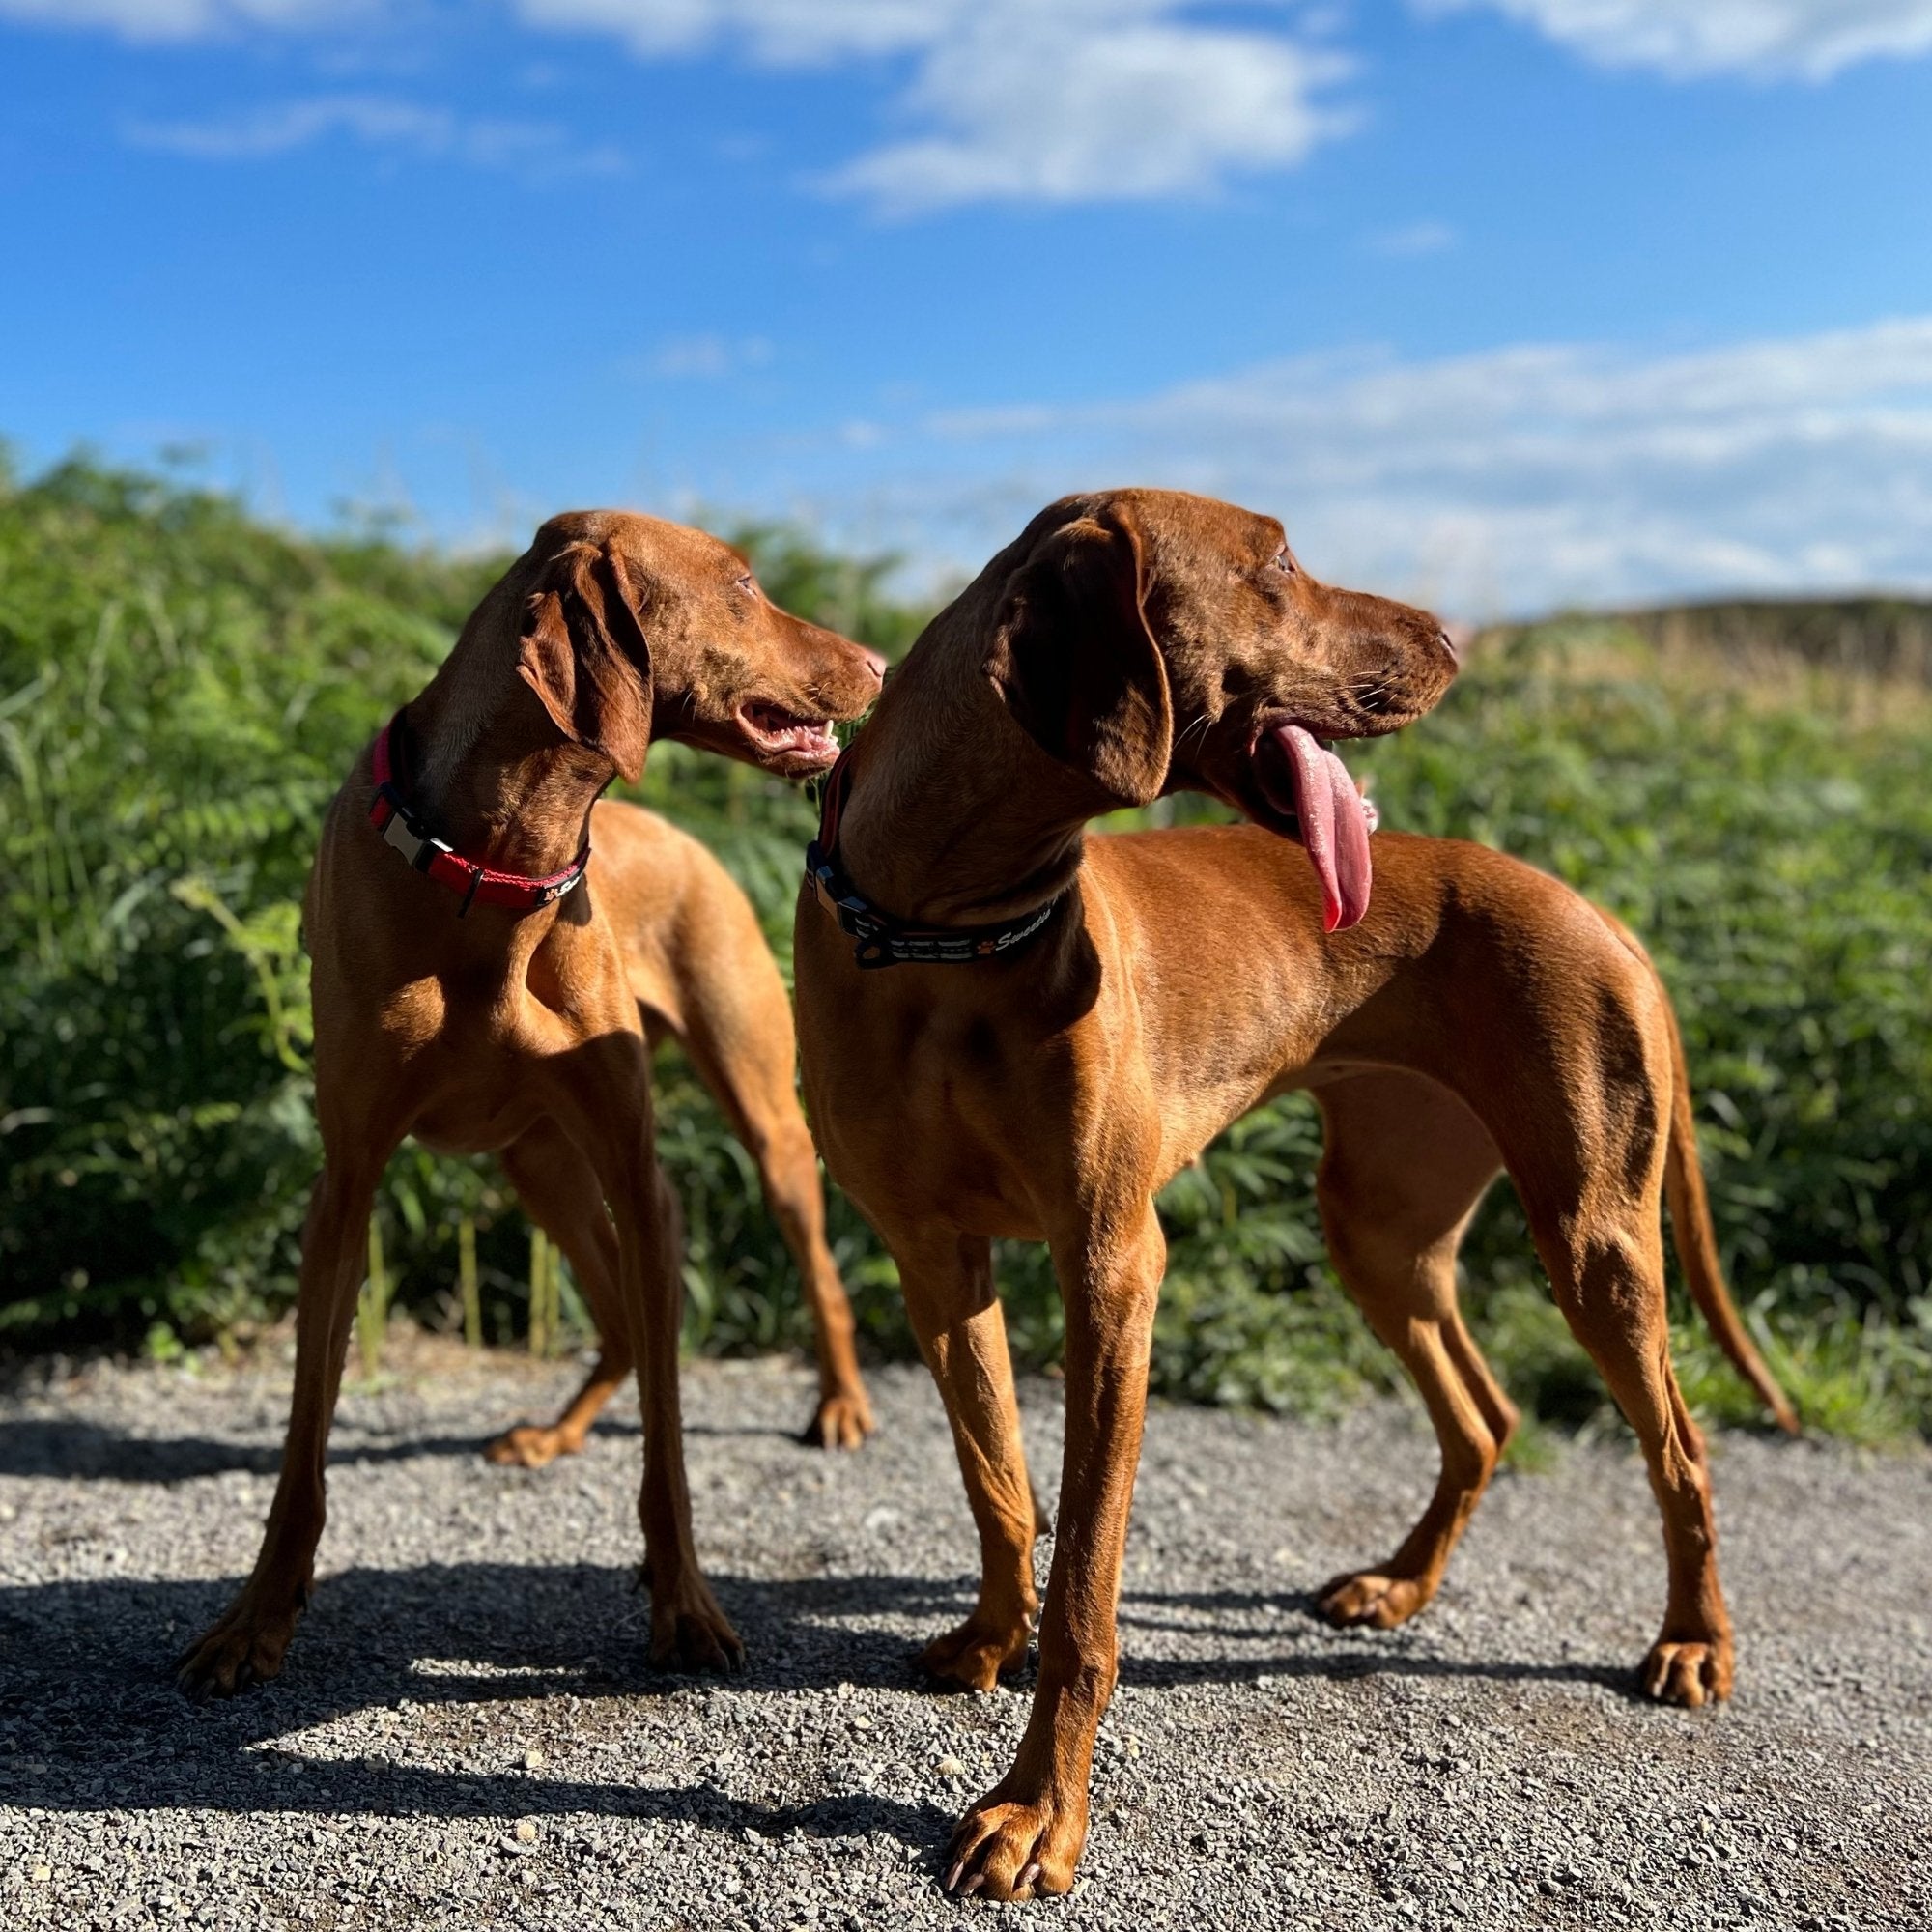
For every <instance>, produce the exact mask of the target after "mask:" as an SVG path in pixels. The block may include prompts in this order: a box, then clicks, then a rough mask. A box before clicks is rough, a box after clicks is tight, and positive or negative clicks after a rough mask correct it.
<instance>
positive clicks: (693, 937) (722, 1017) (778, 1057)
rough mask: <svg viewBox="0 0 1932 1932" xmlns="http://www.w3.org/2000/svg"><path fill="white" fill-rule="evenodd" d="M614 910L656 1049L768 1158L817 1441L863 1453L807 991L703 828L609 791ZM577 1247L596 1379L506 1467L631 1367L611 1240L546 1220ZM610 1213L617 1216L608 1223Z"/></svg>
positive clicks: (578, 1418) (602, 818)
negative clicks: (807, 1057)
mask: <svg viewBox="0 0 1932 1932" xmlns="http://www.w3.org/2000/svg"><path fill="white" fill-rule="evenodd" d="M590 842H591V844H592V845H593V846H594V847H595V849H596V853H597V885H598V888H599V891H598V901H597V902H598V910H599V912H600V913H601V914H602V915H604V916H605V917H607V918H608V919H609V920H610V923H611V930H612V931H613V932H614V933H615V935H616V939H617V944H618V946H619V947H620V948H621V949H622V952H623V955H624V979H625V982H626V984H628V985H629V987H630V989H631V993H632V997H633V998H635V999H636V1001H637V1003H638V1010H639V1014H640V1016H641V1017H642V1020H643V1026H644V1038H645V1041H646V1043H647V1044H648V1045H649V1046H650V1047H651V1048H652V1049H653V1050H654V1049H655V1048H656V1047H657V1046H658V1045H659V1043H660V1042H661V1041H663V1040H665V1039H672V1040H675V1041H676V1042H677V1044H678V1046H679V1047H681V1048H682V1049H683V1051H684V1054H685V1056H686V1058H687V1059H689V1060H690V1062H691V1064H692V1066H693V1068H694V1070H695V1071H696V1074H697V1076H698V1078H699V1079H700V1080H702V1081H703V1082H704V1084H705V1086H706V1087H707V1088H708V1089H709V1090H710V1093H711V1097H712V1098H713V1099H714V1100H716V1101H717V1103H718V1108H719V1111H720V1112H721V1113H722V1114H723V1115H724V1116H725V1120H726V1121H727V1122H730V1125H731V1130H732V1132H733V1133H735V1134H736V1135H737V1136H738V1139H739V1140H740V1142H742V1143H743V1145H744V1147H745V1150H746V1151H747V1152H748V1153H750V1154H751V1156H752V1158H753V1161H755V1162H756V1164H757V1169H758V1178H759V1180H760V1181H761V1182H762V1183H763V1187H764V1194H765V1200H766V1202H767V1203H768V1204H769V1206H770V1208H771V1210H772V1214H773V1217H774V1218H775V1219H776V1220H777V1222H778V1224H779V1232H780V1234H781V1235H782V1236H783V1237H784V1243H785V1246H786V1247H787V1248H788V1249H789V1250H790V1251H791V1257H792V1260H793V1261H794V1262H796V1263H797V1264H798V1272H799V1279H800V1280H801V1281H802V1282H803V1283H804V1284H805V1295H806V1302H807V1305H808V1306H809V1307H810V1310H811V1319H812V1333H813V1336H814V1339H815V1341H816V1343H817V1348H818V1406H817V1407H816V1409H815V1410H814V1411H813V1414H812V1418H811V1421H810V1424H809V1425H808V1426H807V1428H806V1431H805V1439H806V1440H807V1441H808V1442H815V1443H817V1444H819V1445H820V1446H821V1447H823V1448H826V1449H856V1448H858V1446H859V1445H860V1443H862V1442H863V1441H864V1440H865V1439H866V1437H867V1435H870V1434H871V1430H872V1409H871V1405H870V1403H869V1402H868V1401H867V1396H866V1384H865V1382H864V1381H863V1380H862V1379H861V1378H860V1375H859V1361H858V1357H857V1356H856V1354H854V1352H853V1349H852V1308H851V1304H850V1303H849V1302H848V1301H847V1300H846V1298H845V1290H844V1288H843V1286H842V1285H841V1284H840V1282H839V1280H838V1268H837V1266H836V1265H835V1264H834V1263H833V1260H832V1254H831V1251H830V1249H828V1248H827V1247H826V1245H825V1197H824V1192H823V1190H822V1189H821V1187H820V1186H819V1181H818V1154H817V1151H816V1150H815V1149H814V1148H813V1147H812V1144H811V1134H810V1129H809V1128H808V1127H807V1126H806V1124H805V1115H804V1114H803V1113H802V1112H801V1111H800V1109H799V1104H798V1085H797V1081H798V1044H797V1039H796V1037H795V1036H794V1034H793V1032H792V1023H791V1001H790V999H789V997H788V996H787V995H786V993H785V989H784V981H783V980H781V979H780V978H779V969H778V962H777V961H776V960H775V959H773V957H772V954H771V949H770V948H769V947H768V946H766V944H765V936H764V933H763V932H762V931H761V930H760V929H759V926H758V917H757V914H756V913H754V912H753V910H752V902H751V901H750V900H749V899H748V898H747V897H746V896H745V895H744V893H743V892H742V891H741V890H740V889H739V887H738V883H737V881H736V880H735V879H733V878H732V876H731V875H730V873H729V872H727V871H726V870H725V867H723V866H721V865H720V864H719V863H718V861H717V860H716V859H715V858H713V857H712V855H711V854H710V853H709V852H707V851H706V850H705V849H704V847H703V846H702V845H700V844H699V843H698V842H697V840H696V838H692V837H691V836H690V835H689V834H687V833H683V832H680V831H678V829H677V828H676V827H675V826H673V825H670V824H668V823H667V822H666V821H665V820H664V819H662V818H660V817H659V816H658V815H657V813H656V812H654V811H646V810H643V809H642V807H640V806H635V805H622V804H618V803H616V802H614V801H612V800H610V799H604V800H600V801H599V803H598V805H597V808H596V810H593V811H592V812H591V814H590ZM526 1206H527V1207H528V1208H529V1209H530V1213H531V1215H532V1217H533V1218H535V1219H537V1220H538V1221H540V1222H542V1223H543V1225H544V1226H545V1227H546V1228H547V1229H548V1231H549V1233H550V1234H551V1235H552V1236H554V1238H555V1239H556V1240H557V1241H558V1242H559V1243H560V1244H561V1245H562V1246H563V1249H564V1252H565V1253H566V1254H568V1255H569V1256H570V1258H571V1266H572V1268H573V1269H574V1270H575V1272H576V1275H577V1279H578V1281H579V1283H580V1284H581V1285H582V1289H583V1292H584V1296H585V1299H586V1300H588V1302H589V1304H590V1313H591V1315H592V1317H593V1318H594V1319H595V1321H596V1323H597V1333H598V1338H599V1340H600V1342H601V1344H602V1347H601V1350H600V1352H599V1354H598V1357H597V1361H596V1365H595V1366H594V1367H593V1368H592V1369H591V1371H590V1374H589V1376H588V1377H587V1378H585V1380H584V1383H583V1386H582V1388H581V1389H579V1390H578V1392H577V1394H576V1395H575V1396H573V1397H572V1398H571V1401H570V1404H569V1406H567V1407H566V1408H565V1409H564V1412H563V1413H562V1414H561V1415H560V1416H558V1418H557V1419H556V1421H555V1422H554V1423H552V1424H550V1425H548V1426H539V1425H537V1424H534V1423H520V1424H519V1425H518V1426H517V1427H516V1428H514V1429H511V1430H508V1431H506V1432H505V1433H504V1434H503V1435H499V1436H497V1438H496V1440H495V1441H493V1442H492V1443H490V1444H489V1446H488V1447H487V1448H486V1449H485V1450H484V1452H483V1453H484V1454H485V1455H486V1456H487V1457H488V1458H489V1459H490V1461H491V1462H493V1463H521V1464H522V1465H523V1466H524V1467H525V1468H526V1469H536V1468H541V1467H542V1466H543V1464H544V1463H548V1462H550V1461H551V1460H552V1459H553V1458H554V1457H556V1456H572V1455H575V1454H576V1453H577V1452H578V1451H579V1450H580V1449H582V1447H583V1438H584V1436H585V1435H588V1434H589V1431H590V1425H591V1424H592V1423H593V1422H595V1421H596V1420H597V1417H598V1414H599V1413H600V1411H601V1410H602V1409H603V1407H604V1405H605V1404H606V1403H607V1402H609V1401H610V1400H611V1396H612V1395H613V1394H614V1393H615V1392H616V1390H617V1388H618V1386H619V1384H620V1383H622V1381H623V1380H624V1378H625V1377H627V1376H628V1375H629V1374H630V1373H631V1353H630V1349H629V1347H628V1345H627V1343H626V1341H625V1331H624V1320H623V1308H622V1305H621V1303H620V1302H619V1301H618V1299H617V1284H616V1278H615V1276H614V1275H613V1274H612V1272H611V1266H610V1263H609V1260H608V1257H607V1256H606V1254H605V1252H604V1248H603V1246H602V1245H599V1244H592V1245H590V1246H588V1247H586V1244H585V1242H584V1234H585V1232H586V1231H585V1230H584V1228H583V1226H582V1224H581V1223H578V1222H571V1223H569V1224H567V1225H564V1226H560V1227H554V1226H551V1224H550V1223H549V1222H546V1221H544V1220H543V1213H542V1204H541V1202H535V1203H526ZM605 1225H606V1224H605V1223H604V1222H603V1221H602V1219H601V1217H600V1219H599V1220H597V1221H593V1222H592V1223H591V1226H592V1227H593V1228H597V1229H601V1228H602V1227H603V1226H605Z"/></svg>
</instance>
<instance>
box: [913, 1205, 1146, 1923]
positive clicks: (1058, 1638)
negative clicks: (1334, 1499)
mask: <svg viewBox="0 0 1932 1932" xmlns="http://www.w3.org/2000/svg"><path fill="white" fill-rule="evenodd" d="M1137 1210H1138V1211H1132V1210H1129V1211H1126V1212H1122V1213H1121V1214H1120V1215H1119V1216H1118V1217H1117V1216H1115V1215H1110V1214H1096V1216H1095V1217H1094V1223H1093V1225H1092V1228H1091V1231H1090V1232H1089V1234H1088V1236H1087V1237H1086V1238H1085V1239H1084V1240H1083V1241H1080V1242H1077V1243H1069V1244H1067V1245H1066V1247H1065V1249H1063V1247H1062V1245H1061V1244H1058V1243H1056V1245H1055V1250H1054V1265H1055V1268H1056V1271H1057V1272H1058V1274H1059V1276H1060V1290H1061V1293H1062V1295H1063V1297H1064V1298H1065V1304H1066V1363H1065V1371H1066V1449H1065V1462H1064V1463H1063V1465H1062V1472H1061V1485H1060V1514H1059V1523H1058V1531H1057V1536H1056V1540H1055V1544H1054V1551H1053V1569H1052V1572H1051V1574H1050V1575H1049V1577H1048V1579H1047V1586H1046V1607H1045V1610H1044V1611H1043V1612H1042V1614H1041V1617H1040V1634H1039V1684H1038V1687H1037V1690H1035V1692H1034V1701H1033V1715H1032V1717H1031V1718H1030V1719H1029V1720H1028V1723H1027V1728H1026V1735H1025V1736H1024V1737H1023V1738H1022V1739H1021V1741H1020V1748H1019V1755H1018V1756H1017V1758H1015V1760H1014V1762H1013V1768H1012V1770H1011V1771H1009V1773H1008V1774H1007V1776H1005V1777H1004V1778H1003V1779H1001V1781H1000V1782H999V1783H998V1784H997V1785H996V1786H995V1787H994V1788H993V1789H992V1790H991V1791H989V1792H988V1793H987V1794H986V1796H985V1797H984V1798H982V1799H980V1802H979V1803H978V1804H976V1805H974V1806H973V1808H972V1809H971V1810H970V1811H969V1812H968V1813H967V1814H966V1816H965V1817H964V1818H963V1819H962V1820H961V1821H960V1825H959V1830H958V1832H957V1833H955V1834H954V1837H953V1841H952V1851H951V1853H950V1854H949V1860H948V1871H947V1885H948V1887H949V1889H955V1890H959V1891H983V1892H984V1893H985V1894H986V1895H987V1896H988V1897H991V1898H1026V1897H1032V1896H1033V1895H1035V1894H1036V1893H1046V1892H1061V1891H1065V1890H1066V1889H1067V1888H1068V1887H1069V1886H1071V1885H1072V1883H1073V1869H1074V1866H1075V1865H1076V1864H1078V1863H1079V1861H1080V1853H1081V1849H1082V1847H1083V1846H1084V1845H1085V1844H1086V1842H1087V1787H1088V1780H1089V1777H1090V1775H1091V1773H1092V1770H1093V1762H1094V1734H1095V1733H1096V1732H1097V1731H1098V1729H1099V1726H1100V1718H1101V1714H1102V1713H1103V1712H1104V1711H1105V1710H1106V1708H1107V1703H1108V1700H1109V1698H1111V1697H1112V1695H1113V1693H1114V1680H1115V1677H1116V1675H1117V1671H1118V1655H1119V1653H1118V1640H1117V1637H1116V1634H1115V1611H1116V1608H1117V1606H1118V1604H1119V1601H1120V1592H1121V1559H1122V1553H1123V1551H1124V1549H1125V1547H1126V1537H1127V1514H1128V1511H1129V1509H1130V1507H1131V1505H1132V1502H1133V1492H1134V1472H1135V1468H1136V1466H1137V1465H1138V1463H1139V1461H1140V1453H1141V1427H1142V1423H1143V1422H1144V1420H1145V1418H1146V1414H1147V1382H1148V1358H1149V1353H1150V1350H1151V1347H1152V1341H1153V1314H1154V1303H1155V1300H1156V1298H1157V1296H1158V1293H1159V1291H1160V1279H1161V1274H1162V1271H1163V1269H1164V1268H1165V1266H1166V1262H1167V1243H1166V1241H1165V1240H1164V1239H1163V1237H1162V1236H1161V1232H1160V1224H1159V1222H1158V1221H1157V1220H1156V1219H1155V1217H1154V1210H1153V1203H1152V1201H1151V1199H1150V1198H1149V1197H1147V1196H1142V1197H1140V1199H1139V1201H1138V1204H1137Z"/></svg>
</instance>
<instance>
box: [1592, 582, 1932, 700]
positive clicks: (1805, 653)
mask: <svg viewBox="0 0 1932 1932" xmlns="http://www.w3.org/2000/svg"><path fill="white" fill-rule="evenodd" d="M1616 614H1617V615H1618V616H1619V617H1620V618H1621V619H1622V620H1623V621H1624V622H1626V623H1628V624H1630V625H1631V626H1632V627H1633V628H1634V629H1635V630H1636V631H1637V632H1638V633H1639V634H1641V635H1642V636H1643V637H1644V638H1645V639H1647V640H1648V641H1649V642H1651V643H1653V644H1655V645H1657V646H1658V648H1659V649H1660V650H1662V651H1666V652H1676V651H1680V650H1693V651H1708V652H1716V653H1718V654H1719V655H1721V656H1723V657H1725V658H1729V659H1733V660H1735V661H1737V662H1738V663H1739V664H1740V665H1742V666H1748V665H1749V664H1750V662H1751V661H1753V660H1761V659H1763V658H1764V657H1765V656H1767V655H1772V656H1776V657H1785V658H1798V659H1800V660H1802V661H1803V662H1804V663H1805V664H1808V665H1815V666H1817V667H1818V668H1819V669H1821V670H1834V671H1847V672H1852V673H1856V674H1858V675H1861V676H1864V677H1876V678H1885V679H1900V680H1908V681H1910V682H1913V683H1918V684H1925V685H1932V601H1921V600H1917V599H1912V598H1906V597H1841V598H1832V599H1821V600H1813V599H1809V598H1779V597H1758V598H1745V597H1731V598H1719V599H1714V600H1713V601H1712V602H1710V603H1708V604H1675V605H1665V606H1662V607H1661V608H1659V609H1656V610H1650V611H1619V612H1617V613H1616Z"/></svg>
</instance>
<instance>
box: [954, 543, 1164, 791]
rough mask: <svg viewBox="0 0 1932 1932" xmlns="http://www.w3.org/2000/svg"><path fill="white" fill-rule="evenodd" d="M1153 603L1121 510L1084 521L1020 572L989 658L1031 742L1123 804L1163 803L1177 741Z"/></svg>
mask: <svg viewBox="0 0 1932 1932" xmlns="http://www.w3.org/2000/svg"><path fill="white" fill-rule="evenodd" d="M1146 596H1147V582H1146V567H1145V564H1144V562H1143V560H1142V556H1141V542H1140V536H1139V533H1138V532H1137V531H1136V530H1135V529H1134V527H1133V526H1132V525H1131V524H1130V523H1128V522H1127V521H1126V520H1125V519H1124V518H1122V517H1121V516H1119V515H1118V514H1117V513H1116V512H1113V511H1107V512H1103V513H1102V515H1101V516H1099V517H1097V518H1093V517H1083V518H1082V519H1080V520H1079V521H1078V522H1077V523H1072V524H1067V525H1065V526H1064V527H1062V528H1060V529H1058V530H1055V531H1054V532H1053V534H1052V535H1051V536H1049V537H1047V538H1046V539H1045V540H1044V541H1043V542H1042V543H1041V544H1040V545H1039V547H1038V548H1037V550H1036V551H1035V552H1034V554H1033V555H1032V556H1031V557H1030V558H1029V559H1028V560H1027V562H1026V563H1025V564H1023V565H1022V566H1021V567H1020V569H1019V570H1017V571H1016V572H1015V573H1014V574H1013V577H1012V580H1011V582H1009V584H1008V586H1007V591H1006V595H1005V597H1004V598H1003V599H1002V601H1001V605H1000V611H999V615H998V617H997V618H996V619H995V622H994V627H993V648H992V650H991V652H990V653H989V655H988V657H987V659H986V670H987V673H988V674H989V675H990V676H991V678H992V679H993V682H994V683H995V684H996V685H998V686H999V687H1000V690H1001V693H1002V695H1003V696H1005V698H1006V701H1007V706H1008V708H1009V710H1010V711H1011V712H1012V714H1013V717H1014V718H1015V719H1016V720H1017V721H1018V722H1019V723H1020V725H1023V726H1024V727H1025V729H1026V730H1027V732H1028V733H1029V734H1030V735H1031V736H1032V737H1033V738H1034V739H1035V740H1036V741H1037V743H1038V744H1039V745H1040V746H1041V747H1042V748H1043V749H1044V750H1045V751H1047V752H1049V753H1052V755H1053V756H1054V757H1056V758H1059V759H1061V760H1062V761H1063V762H1064V763H1066V764H1069V765H1073V766H1076V767H1078V768H1079V769H1080V770H1082V771H1085V772H1089V773H1091V774H1092V775H1093V776H1094V778H1096V779H1097V780H1098V781H1100V783H1101V784H1102V785H1103V786H1105V787H1106V790H1107V792H1108V793H1109V795H1110V796H1112V797H1114V798H1117V799H1119V800H1120V801H1121V802H1122V804H1125V805H1146V804H1147V803H1149V801H1150V800H1151V799H1155V798H1158V797H1159V796H1160V789H1161V786H1162V785H1163V784H1164V783H1165V782H1166V781H1167V766H1168V754H1169V752H1170V751H1171V749H1172V746H1173V741H1174V706H1173V701H1172V699H1171V698H1170V697H1169V696H1168V689H1167V668H1166V667H1165V666H1164V665H1163V664H1162V663H1161V657H1160V650H1159V647H1158V646H1157V645H1156V644H1155V642H1154V640H1153V633H1152V632H1151V631H1150V630H1149V629H1148V621H1147V611H1146V608H1145V599H1146Z"/></svg>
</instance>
